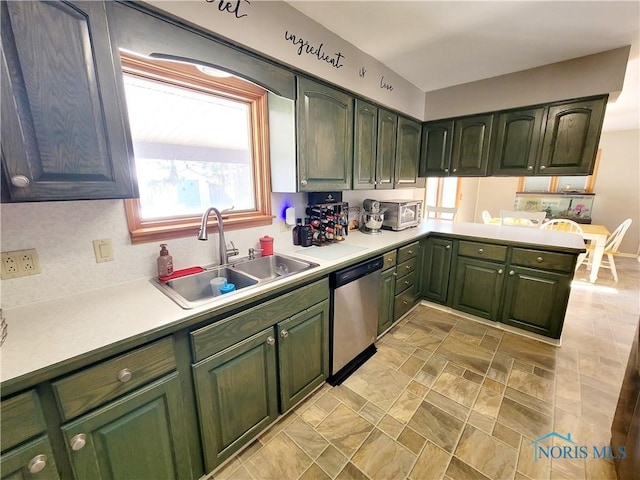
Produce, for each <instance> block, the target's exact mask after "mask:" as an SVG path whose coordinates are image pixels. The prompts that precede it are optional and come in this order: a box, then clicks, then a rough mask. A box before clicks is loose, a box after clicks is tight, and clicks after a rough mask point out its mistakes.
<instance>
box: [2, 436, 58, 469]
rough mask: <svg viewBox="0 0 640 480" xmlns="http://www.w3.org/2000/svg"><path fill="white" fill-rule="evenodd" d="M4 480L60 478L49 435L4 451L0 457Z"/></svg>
mask: <svg viewBox="0 0 640 480" xmlns="http://www.w3.org/2000/svg"><path fill="white" fill-rule="evenodd" d="M0 478H2V480H18V479H25V480H26V479H37V480H40V479H43V480H58V479H59V478H60V476H59V475H58V471H57V469H56V462H55V459H54V456H53V450H52V448H51V443H50V441H49V437H48V436H47V435H42V436H40V437H38V438H36V439H34V440H32V441H30V442H27V443H25V444H23V445H20V446H19V447H16V448H14V449H12V450H9V451H7V452H3V453H2V456H1V457H0Z"/></svg>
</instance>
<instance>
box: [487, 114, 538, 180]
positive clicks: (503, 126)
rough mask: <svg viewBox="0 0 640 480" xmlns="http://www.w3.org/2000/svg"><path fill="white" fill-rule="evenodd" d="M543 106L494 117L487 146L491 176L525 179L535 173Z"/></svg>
mask: <svg viewBox="0 0 640 480" xmlns="http://www.w3.org/2000/svg"><path fill="white" fill-rule="evenodd" d="M544 113H545V109H544V107H538V108H533V109H526V110H518V111H511V112H503V113H501V114H499V115H497V117H496V129H495V130H496V133H495V137H494V140H493V141H492V144H491V159H492V169H491V174H492V175H497V176H500V175H504V176H516V175H517V176H527V175H533V174H535V173H538V171H537V168H536V167H537V160H538V153H539V150H540V143H541V142H540V140H541V138H542V127H543V121H544Z"/></svg>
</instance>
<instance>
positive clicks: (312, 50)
mask: <svg viewBox="0 0 640 480" xmlns="http://www.w3.org/2000/svg"><path fill="white" fill-rule="evenodd" d="M284 39H285V40H286V41H287V42H291V44H292V45H293V46H296V47H298V50H297V53H298V55H299V56H300V55H302V54H303V53H306V54H307V55H313V56H314V57H316V58H317V59H318V60H320V61H321V62H326V63H328V64H329V65H331V66H332V67H334V68H340V67H343V66H344V64H343V63H341V62H342V60H344V58H345V57H344V55H342V53H340V52H336V53H334V54H333V55H329V54H326V53H325V52H324V50H323V48H324V43H321V44H320V45H318V46H317V47H314V46H313V45H311V44H309V41H308V40H305V39H304V38H302V37H299V36H296V35H295V34H293V33H289V31H288V30H287V31H285V32H284Z"/></svg>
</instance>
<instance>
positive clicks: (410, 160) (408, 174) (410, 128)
mask: <svg viewBox="0 0 640 480" xmlns="http://www.w3.org/2000/svg"><path fill="white" fill-rule="evenodd" d="M421 135H422V125H420V123H418V122H414V121H413V120H410V119H408V118H405V117H402V116H400V117H398V137H397V141H396V158H395V174H394V184H393V186H394V188H406V187H417V186H419V185H420V184H421V183H422V182H421V181H419V180H418V167H419V164H420V142H421Z"/></svg>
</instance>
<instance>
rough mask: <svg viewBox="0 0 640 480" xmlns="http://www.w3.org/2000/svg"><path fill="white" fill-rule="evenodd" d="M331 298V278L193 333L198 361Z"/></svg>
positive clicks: (192, 342)
mask: <svg viewBox="0 0 640 480" xmlns="http://www.w3.org/2000/svg"><path fill="white" fill-rule="evenodd" d="M328 298H329V281H328V278H325V279H323V280H319V281H317V282H315V283H312V284H310V285H306V286H304V287H301V288H298V289H297V290H294V291H292V292H289V293H286V294H284V295H281V296H279V297H277V298H274V299H272V300H268V301H266V302H264V303H262V304H260V305H257V306H255V307H253V308H250V309H249V310H245V311H244V312H240V313H237V314H235V315H232V316H230V317H228V318H225V319H224V320H222V321H219V322H216V323H213V324H211V325H207V326H206V327H203V328H200V329H198V330H196V331H194V332H192V333H191V348H192V349H193V356H194V360H195V361H196V362H199V361H200V360H203V359H205V358H207V357H209V356H210V355H213V354H215V353H218V352H220V351H222V350H224V349H225V348H227V347H230V346H231V345H234V344H236V343H238V342H240V341H242V340H244V339H245V338H249V337H250V336H251V335H254V334H256V333H258V332H260V331H261V330H264V329H265V328H267V327H271V326H273V325H275V324H276V323H278V322H279V321H280V320H284V319H285V318H287V317H290V316H292V315H295V314H296V313H299V312H302V311H303V310H305V309H307V308H309V307H311V306H313V305H315V304H317V303H320V302H322V301H323V300H326V299H328Z"/></svg>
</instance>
